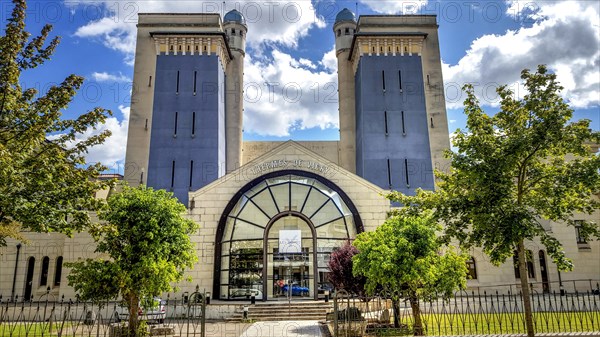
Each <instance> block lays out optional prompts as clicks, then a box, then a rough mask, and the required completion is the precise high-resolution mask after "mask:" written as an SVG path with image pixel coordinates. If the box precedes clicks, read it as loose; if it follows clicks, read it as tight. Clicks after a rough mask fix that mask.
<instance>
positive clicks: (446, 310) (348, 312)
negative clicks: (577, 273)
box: [328, 283, 600, 337]
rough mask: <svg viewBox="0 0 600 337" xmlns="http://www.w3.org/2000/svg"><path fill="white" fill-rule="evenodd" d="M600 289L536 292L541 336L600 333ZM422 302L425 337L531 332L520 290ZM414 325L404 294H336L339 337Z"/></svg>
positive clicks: (407, 330) (410, 330)
mask: <svg viewBox="0 0 600 337" xmlns="http://www.w3.org/2000/svg"><path fill="white" fill-rule="evenodd" d="M598 289H600V288H598V284H597V283H596V288H595V289H594V288H592V289H589V290H586V291H583V292H580V291H577V290H575V291H572V292H566V291H562V292H537V291H536V290H533V292H532V295H531V299H532V309H533V322H534V327H535V331H536V333H553V332H561V333H564V332H600V291H598ZM417 302H418V304H419V308H420V311H421V320H422V329H423V334H425V335H429V336H447V335H489V334H494V335H495V334H525V333H526V327H525V315H524V309H523V300H522V298H521V293H520V292H519V291H516V292H510V291H509V292H507V293H501V292H499V291H487V290H477V291H460V292H457V293H456V294H454V296H453V297H451V298H446V299H436V300H430V301H423V300H417ZM394 307H395V308H394ZM414 322H415V319H414V317H413V310H412V308H411V304H410V302H409V301H408V299H407V298H406V297H405V296H404V294H403V293H401V292H381V293H379V294H377V296H371V297H360V296H354V295H352V294H349V293H347V292H345V291H343V290H342V291H338V292H337V293H336V294H335V296H334V312H333V313H332V314H331V315H329V317H328V324H330V326H331V330H332V331H333V332H334V337H342V336H343V337H349V336H403V335H413V334H414V333H415V331H414V330H415V329H414Z"/></svg>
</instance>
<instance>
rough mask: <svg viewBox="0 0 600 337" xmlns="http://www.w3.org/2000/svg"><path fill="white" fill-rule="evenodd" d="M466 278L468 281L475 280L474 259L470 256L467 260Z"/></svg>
mask: <svg viewBox="0 0 600 337" xmlns="http://www.w3.org/2000/svg"><path fill="white" fill-rule="evenodd" d="M467 270H468V272H467V276H469V279H471V280H476V279H477V265H476V264H475V258H474V257H472V256H471V258H470V259H468V260H467Z"/></svg>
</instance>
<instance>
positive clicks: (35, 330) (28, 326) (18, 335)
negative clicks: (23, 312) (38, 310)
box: [0, 322, 71, 337]
mask: <svg viewBox="0 0 600 337" xmlns="http://www.w3.org/2000/svg"><path fill="white" fill-rule="evenodd" d="M61 326H62V323H52V324H51V325H50V324H49V323H34V322H9V323H2V324H0V337H25V336H27V337H36V336H57V335H58V331H59V330H60V329H61ZM69 326H71V324H70V323H65V325H64V326H62V328H63V330H64V329H65V328H67V327H69ZM63 334H64V332H63Z"/></svg>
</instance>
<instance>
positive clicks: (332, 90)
mask: <svg viewBox="0 0 600 337" xmlns="http://www.w3.org/2000/svg"><path fill="white" fill-rule="evenodd" d="M328 54H330V52H329V53H327V54H325V56H324V57H323V59H326V58H327V55H328ZM334 55H335V51H334ZM272 56H273V59H272V60H271V61H259V60H255V59H252V57H251V56H250V55H246V60H245V61H246V62H245V66H244V67H245V69H244V74H245V75H244V81H245V88H244V110H245V112H244V129H245V131H246V132H253V133H257V134H260V135H271V136H279V137H284V136H289V134H290V131H292V130H294V129H305V128H313V127H320V128H332V127H337V126H338V94H337V74H336V73H335V71H332V70H331V69H329V68H327V71H316V70H315V67H313V66H314V64H313V63H312V62H311V63H310V66H306V65H305V64H303V63H306V62H303V61H302V59H300V60H299V59H295V58H293V57H292V56H291V55H289V54H286V53H283V52H281V51H279V50H277V49H275V50H273V52H272ZM327 62H330V61H327ZM323 63H324V62H323V61H321V64H323ZM300 65H304V66H300Z"/></svg>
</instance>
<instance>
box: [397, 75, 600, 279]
mask: <svg viewBox="0 0 600 337" xmlns="http://www.w3.org/2000/svg"><path fill="white" fill-rule="evenodd" d="M521 78H522V79H523V82H524V85H525V88H526V89H527V92H528V94H527V95H525V96H524V97H523V99H521V100H519V99H516V98H515V97H514V93H513V92H512V91H511V90H510V89H508V88H507V87H506V86H503V87H500V88H499V89H498V94H499V95H500V97H501V99H502V101H501V111H500V112H498V113H497V114H496V115H495V116H488V115H486V114H485V113H484V112H483V111H482V109H481V108H480V106H479V102H478V101H477V99H476V98H475V95H474V92H473V88H472V87H471V86H470V85H467V86H465V91H466V93H467V99H466V100H465V114H466V115H467V128H468V130H466V131H461V130H457V131H456V137H455V138H454V146H455V147H456V148H457V152H448V153H447V154H448V156H449V158H450V160H451V164H452V165H451V170H450V172H448V173H442V172H437V177H438V178H439V183H438V190H437V191H436V192H427V191H418V193H417V196H416V197H408V196H405V195H402V194H400V193H397V192H396V193H392V194H390V195H389V196H388V198H390V199H391V200H394V201H399V202H401V203H403V204H405V205H411V206H412V207H408V208H405V209H404V210H402V211H401V212H405V213H408V214H414V213H415V212H417V213H418V212H420V211H421V210H422V209H431V210H434V212H433V216H434V218H435V219H436V220H439V221H442V222H443V223H444V225H445V226H444V229H445V234H446V236H447V237H448V238H456V239H458V240H459V241H460V243H461V244H463V245H464V246H466V247H471V246H479V247H482V248H483V250H484V252H485V253H486V254H488V255H489V256H490V258H491V261H492V262H493V263H495V264H497V265H499V264H501V263H503V262H504V261H506V259H507V258H511V257H512V256H513V252H514V250H515V249H516V248H517V246H518V244H519V243H520V242H522V241H523V240H532V239H534V238H536V237H538V238H539V239H540V241H541V242H542V244H543V245H545V246H546V249H547V251H548V254H549V255H550V256H551V257H552V258H553V260H554V262H555V263H556V264H557V265H558V267H559V268H560V269H561V270H570V269H571V268H572V265H571V261H570V260H569V259H568V258H567V257H566V256H565V255H564V251H563V249H562V247H561V244H560V242H559V241H558V240H557V239H556V238H555V237H553V236H552V234H551V232H550V231H548V228H545V227H544V226H543V225H542V223H541V220H551V221H554V222H564V223H567V224H569V225H573V221H572V219H573V216H574V215H575V214H576V213H577V212H582V213H588V214H591V213H592V212H594V211H595V210H598V207H599V205H600V204H599V202H598V199H597V197H594V195H596V196H597V195H600V174H599V170H600V156H599V155H598V154H593V153H592V152H591V151H590V146H589V145H590V144H600V133H599V132H594V131H592V130H591V129H590V128H589V126H590V122H589V121H588V120H580V121H571V118H572V115H573V111H572V110H571V109H570V108H569V107H568V105H567V104H566V103H565V102H564V101H563V99H562V98H561V97H560V96H559V92H560V90H561V89H562V87H561V86H560V85H559V84H558V83H557V82H556V75H554V74H551V73H548V71H547V69H546V67H545V66H539V68H538V71H537V72H536V73H530V72H529V71H528V70H524V71H523V72H522V75H521ZM582 226H583V227H582V233H583V234H584V235H585V236H586V238H588V239H589V238H590V237H594V236H595V237H600V230H599V228H598V224H597V223H593V222H584V223H583V224H582Z"/></svg>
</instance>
